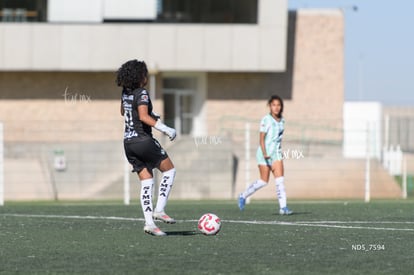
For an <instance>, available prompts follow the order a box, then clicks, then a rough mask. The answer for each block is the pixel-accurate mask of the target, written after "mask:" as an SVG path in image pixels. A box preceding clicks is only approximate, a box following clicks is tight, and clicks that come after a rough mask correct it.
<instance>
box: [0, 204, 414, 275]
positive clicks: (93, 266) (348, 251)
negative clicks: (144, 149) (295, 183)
mask: <svg viewBox="0 0 414 275" xmlns="http://www.w3.org/2000/svg"><path fill="white" fill-rule="evenodd" d="M291 208H292V209H293V210H294V211H295V212H296V213H297V214H295V215H292V216H289V217H285V216H279V215H276V210H277V208H276V205H275V204H274V203H268V202H264V203H262V202H260V201H252V203H251V204H249V205H247V207H246V210H245V211H244V212H240V211H239V210H238V208H237V205H236V202H230V203H229V202H228V201H222V202H220V201H214V202H209V201H197V202H182V201H172V202H170V203H169V206H168V213H169V214H170V215H171V216H173V217H174V218H176V219H178V220H181V221H182V222H179V223H178V224H176V225H165V224H160V227H161V228H162V229H163V230H165V231H167V232H168V233H170V235H169V236H167V237H164V238H157V237H152V236H148V235H145V234H144V233H143V232H142V227H143V221H142V220H141V218H142V214H141V210H140V208H139V206H138V205H130V206H123V205H117V204H113V203H111V204H109V205H108V204H102V205H100V204H97V203H94V204H89V205H88V204H87V203H84V204H80V205H77V204H70V203H69V204H58V203H57V204H56V203H39V204H36V203H34V204H33V203H11V204H6V206H4V207H1V208H0V244H1V245H0V273H1V274H3V273H4V274H11V273H27V274H45V273H49V274H54V273H66V274H80V273H87V274H141V273H142V274H144V273H148V274H236V273H237V274H305V273H306V274H362V273H364V274H386V273H388V274H389V273H392V274H404V273H405V274H408V273H410V272H411V271H412V264H411V262H412V258H411V255H412V253H411V252H412V250H413V248H414V238H413V237H414V232H413V231H387V230H372V229H360V228H354V227H375V228H396V229H410V230H412V229H414V225H413V224H412V223H411V222H412V221H413V220H412V212H413V211H412V210H413V208H414V203H413V202H412V201H409V202H400V201H379V202H372V203H369V204H364V203H359V202H349V203H347V204H344V203H336V202H334V203H329V202H327V203H320V204H318V203H317V202H315V203H301V202H293V203H292V204H291ZM206 212H213V213H215V214H217V215H218V216H219V217H220V218H222V219H223V220H224V221H223V227H222V230H221V232H220V233H219V234H218V235H217V236H213V237H207V236H204V235H201V234H198V232H197V229H196V220H197V219H198V218H199V217H200V216H201V215H202V214H204V213H206ZM10 214H20V215H49V216H50V215H55V216H82V217H85V216H97V217H99V216H101V217H123V218H126V219H130V220H122V219H120V220H116V219H62V218H53V217H49V218H47V217H36V216H10ZM226 220H227V221H228V222H226ZM192 221H194V222H192ZM245 221H247V222H251V223H247V222H245ZM255 221H256V223H255ZM257 221H259V222H260V223H257ZM357 222H360V223H357ZM381 222H383V223H381ZM283 223H284V224H283ZM289 223H292V224H289ZM293 223H294V224H293ZM301 223H306V224H305V225H303V226H298V224H301ZM311 225H335V226H337V225H340V226H342V225H345V226H348V227H349V228H335V227H332V226H331V227H325V226H317V227H315V226H311ZM358 245H359V247H360V246H362V245H364V246H365V247H368V248H369V246H370V245H383V247H384V249H383V250H378V251H377V250H376V251H373V250H363V251H362V250H357V249H356V248H357V246H358ZM353 247H354V248H353Z"/></svg>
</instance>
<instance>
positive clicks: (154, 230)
mask: <svg viewBox="0 0 414 275" xmlns="http://www.w3.org/2000/svg"><path fill="white" fill-rule="evenodd" d="M144 232H145V233H147V234H150V235H153V236H166V235H167V234H166V233H165V232H163V231H161V229H159V228H158V227H157V226H155V225H146V226H144Z"/></svg>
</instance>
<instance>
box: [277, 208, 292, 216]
mask: <svg viewBox="0 0 414 275" xmlns="http://www.w3.org/2000/svg"><path fill="white" fill-rule="evenodd" d="M279 214H280V215H292V214H293V211H291V210H289V208H287V207H283V208H281V209H280V210H279Z"/></svg>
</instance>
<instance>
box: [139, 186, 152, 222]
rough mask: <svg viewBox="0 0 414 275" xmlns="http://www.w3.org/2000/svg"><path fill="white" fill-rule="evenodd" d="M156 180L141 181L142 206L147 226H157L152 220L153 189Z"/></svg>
mask: <svg viewBox="0 0 414 275" xmlns="http://www.w3.org/2000/svg"><path fill="white" fill-rule="evenodd" d="M153 186H154V179H146V180H142V181H141V198H140V199H141V206H142V212H143V213H144V218H145V225H155V223H154V220H153V218H152V212H153V210H152V209H153V208H152V187H153Z"/></svg>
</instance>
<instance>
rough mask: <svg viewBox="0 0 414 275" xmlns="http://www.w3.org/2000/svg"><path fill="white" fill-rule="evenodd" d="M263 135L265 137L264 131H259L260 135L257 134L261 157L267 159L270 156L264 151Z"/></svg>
mask: <svg viewBox="0 0 414 275" xmlns="http://www.w3.org/2000/svg"><path fill="white" fill-rule="evenodd" d="M265 137H266V132H260V136H259V139H260V149H262V153H263V157H264V158H265V159H268V158H270V157H269V156H268V155H267V152H266V145H265Z"/></svg>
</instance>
